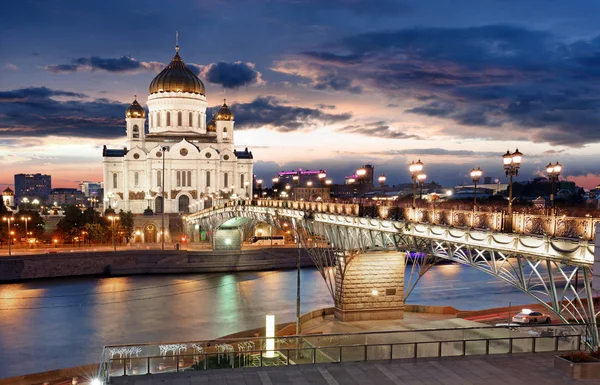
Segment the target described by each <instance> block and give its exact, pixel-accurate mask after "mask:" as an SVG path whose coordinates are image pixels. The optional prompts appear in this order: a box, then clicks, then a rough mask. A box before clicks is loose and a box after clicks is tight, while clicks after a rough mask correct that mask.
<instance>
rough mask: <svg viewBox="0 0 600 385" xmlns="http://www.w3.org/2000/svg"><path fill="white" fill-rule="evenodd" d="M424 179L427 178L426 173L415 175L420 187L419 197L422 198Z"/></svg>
mask: <svg viewBox="0 0 600 385" xmlns="http://www.w3.org/2000/svg"><path fill="white" fill-rule="evenodd" d="M425 179H427V174H425V173H423V172H422V173H420V174H419V175H417V180H418V181H419V186H420V187H421V192H420V193H419V199H423V184H425Z"/></svg>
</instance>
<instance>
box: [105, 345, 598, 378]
mask: <svg viewBox="0 0 600 385" xmlns="http://www.w3.org/2000/svg"><path fill="white" fill-rule="evenodd" d="M555 355H556V353H535V354H513V355H493V356H466V357H446V358H420V359H417V360H415V359H406V360H391V361H366V362H344V363H337V364H316V365H313V364H310V365H297V366H275V367H263V368H245V369H216V370H207V371H198V372H184V373H169V374H153V375H150V376H147V375H145V376H129V377H117V378H113V379H112V381H111V385H195V384H204V385H213V384H215V385H216V384H219V385H225V384H227V385H238V384H239V385H276V384H294V385H304V384H306V385H308V384H323V385H354V384H357V385H388V384H389V385H397V384H412V385H438V384H441V385H454V384H456V385H469V384H473V385H477V384H485V385H501V384H502V385H511V384H515V385H523V384H544V385H554V384H556V385H564V384H598V383H599V382H600V381H599V380H598V379H592V380H574V379H572V378H570V377H567V376H566V375H565V374H564V373H563V372H561V371H559V370H557V369H554V367H553V361H554V356H555Z"/></svg>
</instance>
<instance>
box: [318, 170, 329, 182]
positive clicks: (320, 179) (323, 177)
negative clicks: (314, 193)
mask: <svg viewBox="0 0 600 385" xmlns="http://www.w3.org/2000/svg"><path fill="white" fill-rule="evenodd" d="M317 176H318V177H319V181H320V182H321V183H323V181H325V178H327V173H326V172H325V171H323V170H321V171H319V174H318V175H317Z"/></svg>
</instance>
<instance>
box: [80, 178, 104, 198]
mask: <svg viewBox="0 0 600 385" xmlns="http://www.w3.org/2000/svg"><path fill="white" fill-rule="evenodd" d="M102 185H103V183H102V182H88V181H81V182H79V186H78V188H79V190H80V191H81V192H82V193H83V195H85V196H86V197H91V196H96V197H97V196H99V195H101V194H100V190H102V188H103V186H102Z"/></svg>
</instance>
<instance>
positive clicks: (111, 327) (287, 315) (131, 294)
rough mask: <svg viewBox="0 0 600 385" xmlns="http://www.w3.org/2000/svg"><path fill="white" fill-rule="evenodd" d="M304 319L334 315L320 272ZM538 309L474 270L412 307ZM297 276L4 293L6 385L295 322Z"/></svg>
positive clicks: (142, 279)
mask: <svg viewBox="0 0 600 385" xmlns="http://www.w3.org/2000/svg"><path fill="white" fill-rule="evenodd" d="M301 281H302V313H305V312H308V311H311V310H315V309H319V308H324V307H330V306H333V301H332V299H331V297H330V295H329V292H328V291H327V287H326V286H325V284H324V282H323V280H322V278H321V276H320V275H319V273H318V272H317V270H316V269H303V270H302V274H301ZM509 301H511V302H512V303H513V305H514V304H525V303H531V302H533V300H532V299H531V297H529V296H527V295H526V294H523V293H521V292H519V291H518V290H517V289H515V288H513V287H512V286H509V285H508V284H506V283H503V282H502V281H499V280H497V279H495V278H494V277H492V276H490V275H487V274H485V273H482V272H480V271H477V270H475V269H473V268H469V267H465V266H461V265H456V264H448V265H439V266H434V267H433V268H432V269H431V270H430V271H429V272H428V273H427V274H425V275H424V276H423V278H422V280H421V282H420V283H419V284H418V286H417V288H416V289H415V291H414V292H413V293H412V294H411V296H410V298H409V299H408V300H407V303H415V304H422V305H444V306H445V305H449V306H453V307H455V308H458V309H461V310H470V309H484V308H490V307H502V306H507V305H508V302H509ZM295 309H296V272H295V271H294V270H285V271H269V272H248V273H231V274H186V275H151V276H148V275H146V276H132V277H115V278H99V277H84V278H64V279H51V280H50V279H49V280H36V281H30V282H25V283H15V284H4V285H0V378H5V377H11V376H16V375H21V374H26V373H34V372H41V371H46V370H52V369H57V368H64V367H69V366H78V365H85V364H90V363H94V362H98V361H99V359H100V354H101V352H102V347H103V346H104V345H109V344H125V343H145V342H158V341H185V340H202V339H213V338H217V337H220V336H223V335H227V334H231V333H235V332H238V331H241V330H245V329H252V328H257V327H261V326H263V325H264V316H265V314H267V313H270V314H275V316H276V321H277V323H283V322H291V321H293V320H294V319H295V311H296V310H295Z"/></svg>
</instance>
